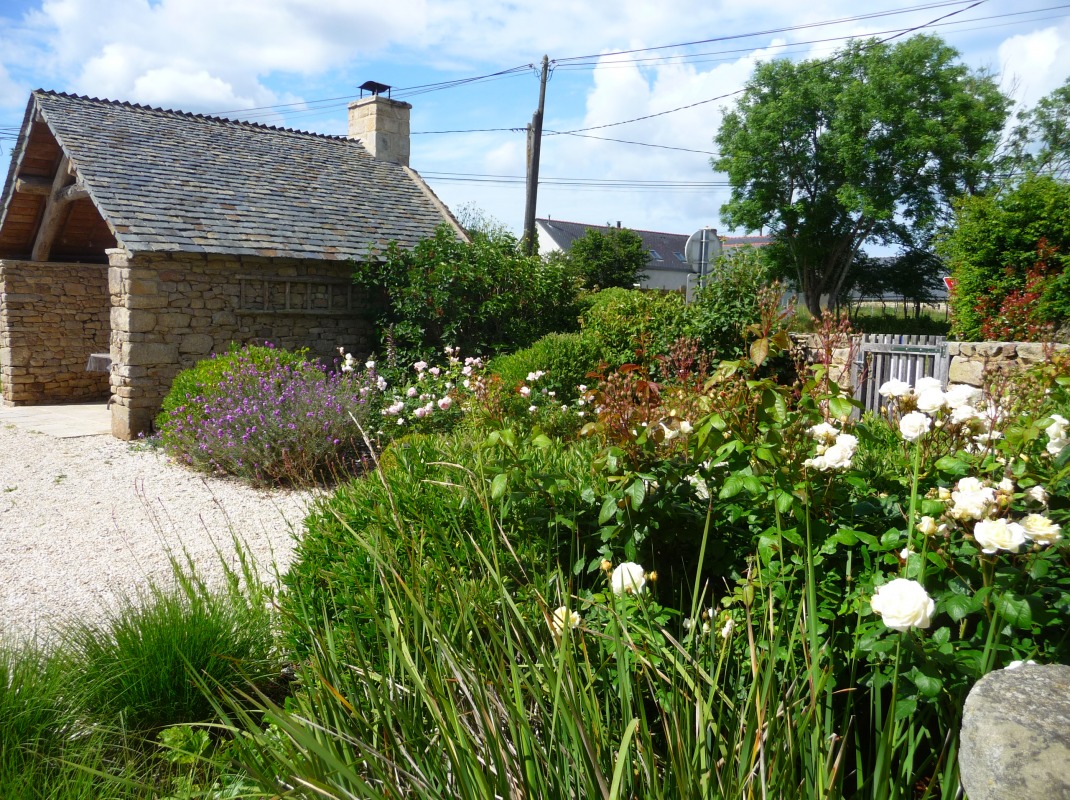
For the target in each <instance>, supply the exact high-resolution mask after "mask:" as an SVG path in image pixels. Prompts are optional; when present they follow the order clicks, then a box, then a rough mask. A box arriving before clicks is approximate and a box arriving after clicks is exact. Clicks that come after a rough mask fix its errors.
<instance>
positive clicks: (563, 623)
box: [550, 606, 583, 636]
mask: <svg viewBox="0 0 1070 800" xmlns="http://www.w3.org/2000/svg"><path fill="white" fill-rule="evenodd" d="M582 621H583V620H582V618H581V617H580V615H579V614H578V613H577V612H575V611H570V610H569V609H567V608H565V607H564V606H560V607H559V608H556V609H554V613H553V614H552V615H551V616H550V630H551V631H553V632H554V636H560V635H561V634H562V633H563V632H564V631H566V630H572V629H573V628H578V627H579V626H580V622H582Z"/></svg>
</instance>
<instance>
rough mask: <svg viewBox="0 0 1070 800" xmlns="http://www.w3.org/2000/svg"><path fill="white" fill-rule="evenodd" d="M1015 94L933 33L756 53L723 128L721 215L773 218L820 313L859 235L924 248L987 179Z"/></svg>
mask: <svg viewBox="0 0 1070 800" xmlns="http://www.w3.org/2000/svg"><path fill="white" fill-rule="evenodd" d="M1008 105H1009V101H1008V99H1007V98H1006V97H1005V96H1004V95H1003V94H1002V93H1001V92H1000V91H999V88H998V87H997V85H996V83H995V81H994V80H993V79H992V77H991V76H989V75H987V74H984V73H975V72H971V71H970V70H969V69H968V68H966V67H965V66H963V65H962V64H960V63H958V52H957V51H956V50H954V49H953V48H951V47H949V46H948V45H946V44H944V43H943V42H942V41H941V40H940V39H939V38H937V37H933V36H916V37H913V38H911V39H908V40H906V41H904V42H901V43H899V44H896V45H888V44H885V43H882V42H879V41H877V40H869V41H865V42H852V43H851V44H849V45H848V46H847V47H845V48H844V49H843V50H841V51H839V52H838V53H837V54H836V55H835V56H834V57H832V58H828V59H823V60H815V61H803V62H798V63H792V62H791V61H788V60H784V59H778V60H775V61H771V62H768V63H764V64H760V65H759V66H758V68H757V69H756V70H755V72H754V75H753V76H752V77H751V79H750V81H748V83H747V85H746V88H745V89H744V92H743V94H742V95H741V97H740V98H739V100H738V101H737V103H736V106H735V108H734V109H733V110H732V111H730V112H729V113H727V114H726V115H725V118H724V122H723V123H722V125H721V129H720V131H719V132H718V134H717V138H716V141H717V145H718V149H719V151H720V154H721V155H720V157H719V158H716V159H714V160H713V166H714V168H715V169H717V170H719V171H722V172H726V173H727V174H728V177H729V180H730V182H731V185H732V195H731V199H730V200H729V202H728V203H726V204H725V205H724V206H722V208H721V219H722V221H724V222H725V223H727V224H728V225H730V226H732V227H736V228H744V229H747V230H757V229H759V228H766V229H768V230H769V231H770V232H771V234H772V235H773V238H774V244H773V245H772V246H771V247H772V250H771V253H770V255H771V256H772V257H773V258H774V259H775V260H776V262H777V263H778V265H779V267H780V269H781V270H782V271H783V272H784V273H785V274H787V275H789V276H792V277H794V278H795V279H796V281H797V283H798V287H799V290H800V291H801V292H802V293H803V295H804V297H805V300H806V305H807V308H808V309H809V310H810V311H811V313H814V314H817V313H819V312H820V310H821V298H822V297H823V296H830V297H836V296H837V294H838V293H839V291H840V290H841V289H842V287H843V285H844V282H845V280H846V279H847V275H848V272H849V270H850V267H851V264H852V262H853V261H854V259H855V255H856V254H857V253H858V252H859V249H860V248H861V246H862V245H863V244H864V243H866V242H881V243H898V244H902V245H905V246H907V247H911V248H913V247H917V246H918V245H923V244H925V243H926V242H927V241H928V239H929V238H930V237H931V235H932V232H933V230H934V229H935V227H936V225H937V224H938V222H939V221H940V220H941V219H942V217H943V216H944V215H945V213H946V211H947V209H948V207H949V202H950V199H951V198H953V197H955V196H958V195H961V194H964V193H972V192H975V191H977V190H979V189H981V188H983V186H984V184H985V180H986V176H987V175H988V173H989V168H990V159H991V158H992V156H993V153H994V151H995V148H996V145H997V143H998V140H999V134H1000V130H1001V129H1002V127H1003V124H1004V121H1005V119H1006V116H1007V109H1008Z"/></svg>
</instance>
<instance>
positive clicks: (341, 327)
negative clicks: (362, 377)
mask: <svg viewBox="0 0 1070 800" xmlns="http://www.w3.org/2000/svg"><path fill="white" fill-rule="evenodd" d="M108 256H109V259H110V262H111V267H110V269H109V270H108V286H109V289H110V292H111V330H112V333H111V354H112V360H113V362H114V363H113V366H112V375H111V388H112V433H113V434H114V435H115V436H117V437H119V438H121V439H132V438H135V437H136V436H138V435H139V434H140V433H143V432H148V431H150V430H151V429H152V422H153V419H154V417H155V416H156V414H157V413H158V411H159V408H160V403H161V401H162V400H163V397H164V395H165V394H166V393H167V391H168V389H169V388H170V386H171V382H172V380H173V379H174V377H175V375H176V374H177V373H178V372H179V371H180V370H182V369H185V368H187V367H190V366H192V365H193V364H194V363H195V362H197V361H199V360H201V359H203V358H206V357H208V356H209V355H210V354H212V353H223V352H226V351H227V348H228V347H229V345H230V344H231V343H232V342H237V343H241V344H245V343H249V342H258V343H263V342H265V341H269V342H271V343H272V344H275V345H278V346H280V347H284V348H287V349H296V348H300V347H307V348H309V350H310V351H311V352H312V354H314V355H317V356H319V357H321V358H322V359H323V360H325V361H326V362H328V363H330V362H331V360H332V359H333V358H335V357H336V356H337V355H338V351H337V348H338V347H339V346H344V347H345V348H346V350H347V351H348V352H352V353H353V354H354V355H363V354H365V353H367V352H368V350H369V348H370V347H371V345H372V341H373V333H374V332H373V329H372V326H371V323H370V322H369V321H368V306H367V301H366V299H365V298H364V297H363V295H362V294H361V293H360V291H359V290H358V289H357V288H356V287H355V286H353V282H352V277H351V273H352V267H351V266H350V265H349V264H348V263H346V262H327V261H302V260H297V259H282V258H277V259H272V258H260V257H249V256H242V257H237V256H229V257H228V256H215V255H198V254H188V253H137V254H136V255H133V256H131V255H129V254H128V253H127V252H126V251H125V250H110V251H108Z"/></svg>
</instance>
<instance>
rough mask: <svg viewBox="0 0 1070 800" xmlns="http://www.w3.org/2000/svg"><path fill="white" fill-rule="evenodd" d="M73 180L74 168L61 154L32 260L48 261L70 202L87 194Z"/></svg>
mask: <svg viewBox="0 0 1070 800" xmlns="http://www.w3.org/2000/svg"><path fill="white" fill-rule="evenodd" d="M73 180H75V178H74V170H73V168H72V165H71V162H70V159H68V158H67V156H63V157H62V158H61V159H60V162H59V167H58V168H57V169H56V177H55V178H54V179H53V180H52V184H51V186H50V189H49V193H48V201H47V202H46V203H45V210H44V213H43V214H42V215H41V226H40V228H38V230H37V238H36V239H35V240H34V243H33V252H32V254H31V256H30V257H31V258H32V259H33V260H34V261H48V256H49V253H51V252H52V245H53V243H54V242H55V241H56V237H57V236H58V235H59V232H60V230H62V229H63V223H64V222H65V221H66V219H67V216H68V215H69V214H70V210H71V203H73V202H74V201H75V200H78V199H81V198H83V197H88V195H89V193H88V192H87V191H86V188H85V187H84V186H82V185H81V184H79V183H72V182H71V181H73Z"/></svg>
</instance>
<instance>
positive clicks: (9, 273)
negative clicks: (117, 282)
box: [0, 260, 109, 405]
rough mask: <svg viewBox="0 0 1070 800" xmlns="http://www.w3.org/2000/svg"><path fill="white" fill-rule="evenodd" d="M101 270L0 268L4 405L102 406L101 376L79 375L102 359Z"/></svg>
mask: <svg viewBox="0 0 1070 800" xmlns="http://www.w3.org/2000/svg"><path fill="white" fill-rule="evenodd" d="M108 310H109V305H108V267H107V266H106V265H102V264H67V263H42V262H38V261H7V260H5V261H0V385H2V386H3V402H4V404H6V405H13V404H19V405H40V404H45V403H74V402H85V401H90V400H100V401H102V402H103V401H104V400H105V399H106V398H107V397H108V391H109V389H108V375H107V373H104V372H86V362H87V361H88V359H89V355H90V353H106V352H107V351H108V331H109V319H108Z"/></svg>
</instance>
